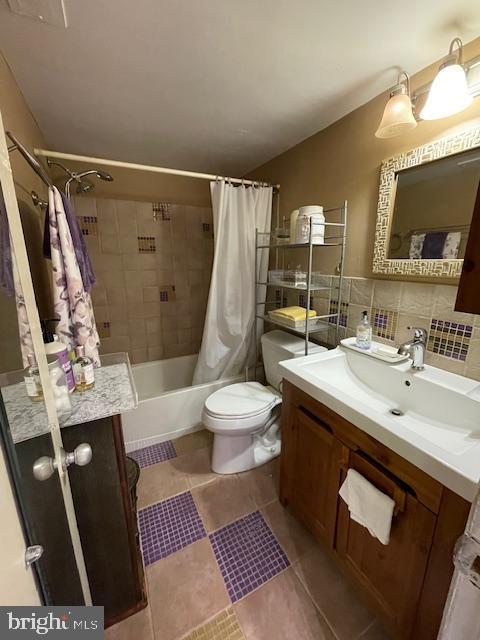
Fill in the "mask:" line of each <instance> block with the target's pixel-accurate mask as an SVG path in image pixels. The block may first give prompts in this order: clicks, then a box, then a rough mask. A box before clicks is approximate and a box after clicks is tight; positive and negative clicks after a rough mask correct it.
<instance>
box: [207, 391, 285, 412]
mask: <svg viewBox="0 0 480 640" xmlns="http://www.w3.org/2000/svg"><path fill="white" fill-rule="evenodd" d="M277 399H278V397H277V396H276V395H275V394H274V393H272V392H271V391H270V390H269V389H267V388H266V387H264V386H263V384H260V383H259V382H239V383H237V384H231V385H229V386H228V387H223V388H222V389H219V390H218V391H215V392H214V393H212V395H211V396H209V397H208V398H207V400H206V402H205V408H206V410H207V411H208V413H209V414H210V415H212V416H214V417H219V418H220V417H221V418H239V417H243V418H248V417H251V416H255V415H257V414H259V413H262V412H263V411H267V410H268V409H270V407H272V406H273V405H274V404H276V402H277Z"/></svg>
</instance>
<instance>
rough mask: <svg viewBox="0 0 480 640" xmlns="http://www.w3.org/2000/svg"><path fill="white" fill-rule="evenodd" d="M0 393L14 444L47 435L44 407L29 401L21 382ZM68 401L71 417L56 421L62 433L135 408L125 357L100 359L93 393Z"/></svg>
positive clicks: (135, 394) (119, 355)
mask: <svg viewBox="0 0 480 640" xmlns="http://www.w3.org/2000/svg"><path fill="white" fill-rule="evenodd" d="M120 360H123V361H120ZM1 392H2V396H3V401H4V404H5V411H6V414H7V418H8V423H9V427H10V431H11V434H12V438H13V441H14V442H22V441H23V440H29V439H30V438H34V437H36V436H39V435H42V434H44V433H48V430H49V429H48V420H47V413H46V411H45V407H44V405H43V403H42V402H39V403H35V402H32V401H31V400H30V398H29V397H28V396H27V392H26V389H25V384H24V382H23V381H22V382H18V383H16V384H11V385H8V386H3V387H2V389H1ZM70 400H71V404H72V411H71V413H69V414H68V415H65V416H61V417H60V418H59V422H60V427H61V428H62V429H63V428H65V427H70V426H73V425H76V424H83V423H85V422H91V421H92V420H99V419H100V418H107V417H109V416H113V415H116V414H121V413H125V412H126V411H130V410H131V409H134V408H135V407H136V406H137V404H138V401H137V392H136V389H135V385H134V383H133V378H132V375H131V370H130V364H129V362H128V357H127V356H126V354H112V355H108V356H103V357H102V366H101V367H99V368H98V369H95V386H94V387H93V389H90V390H89V391H85V392H84V393H78V392H74V393H72V394H70Z"/></svg>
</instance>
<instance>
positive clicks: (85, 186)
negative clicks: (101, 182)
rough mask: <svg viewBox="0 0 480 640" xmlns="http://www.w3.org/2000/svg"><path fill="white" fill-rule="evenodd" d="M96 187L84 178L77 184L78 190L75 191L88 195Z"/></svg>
mask: <svg viewBox="0 0 480 640" xmlns="http://www.w3.org/2000/svg"><path fill="white" fill-rule="evenodd" d="M94 187H95V185H94V184H93V182H92V181H91V180H88V178H82V179H80V182H79V183H78V184H77V188H76V189H75V192H76V193H79V194H81V193H88V192H89V191H91V190H92V189H93V188H94Z"/></svg>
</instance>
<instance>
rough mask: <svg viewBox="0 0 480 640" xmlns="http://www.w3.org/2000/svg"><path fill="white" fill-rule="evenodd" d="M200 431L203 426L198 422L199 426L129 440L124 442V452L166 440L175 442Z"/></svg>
mask: <svg viewBox="0 0 480 640" xmlns="http://www.w3.org/2000/svg"><path fill="white" fill-rule="evenodd" d="M201 429H204V426H203V424H202V423H201V422H200V423H199V424H196V425H193V426H192V427H183V428H181V429H175V430H173V431H170V432H169V433H162V434H161V435H158V436H151V437H150V438H143V440H131V441H130V442H125V452H126V453H131V452H132V451H136V450H137V449H143V448H144V447H151V446H152V445H154V444H159V443H160V442H166V441H167V440H176V439H177V438H180V437H181V436H186V435H187V434H188V433H194V432H195V431H200V430H201Z"/></svg>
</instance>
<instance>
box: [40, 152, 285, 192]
mask: <svg viewBox="0 0 480 640" xmlns="http://www.w3.org/2000/svg"><path fill="white" fill-rule="evenodd" d="M34 153H35V155H36V156H37V157H38V156H43V157H45V158H57V159H59V160H74V161H76V162H88V163H95V164H105V165H108V166H109V167H120V168H122V169H136V170H138V171H151V172H153V173H167V174H170V175H174V176H183V177H184V178H200V179H201V180H226V181H227V182H234V183H235V184H248V185H257V186H265V187H273V188H274V189H280V185H279V184H269V183H267V182H261V181H256V180H245V179H243V178H229V177H225V176H216V175H214V174H211V173H198V172H196V171H183V170H182V169H169V168H167V167H157V166H155V165H150V164H137V163H134V162H123V161H121V160H109V159H108V158H96V157H94V156H80V155H76V154H75V153H62V152H60V151H50V150H48V149H34Z"/></svg>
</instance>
